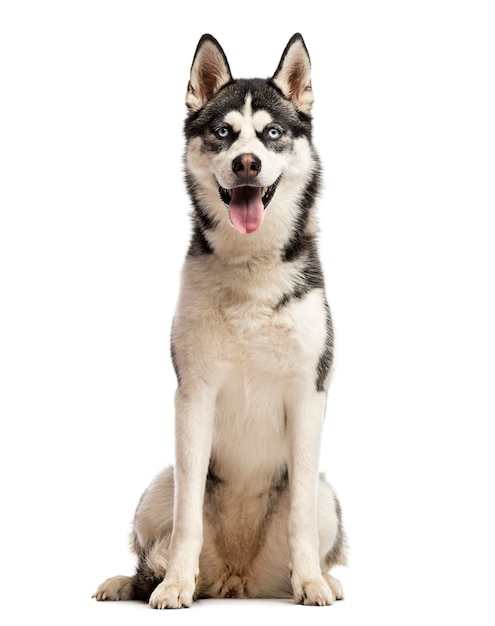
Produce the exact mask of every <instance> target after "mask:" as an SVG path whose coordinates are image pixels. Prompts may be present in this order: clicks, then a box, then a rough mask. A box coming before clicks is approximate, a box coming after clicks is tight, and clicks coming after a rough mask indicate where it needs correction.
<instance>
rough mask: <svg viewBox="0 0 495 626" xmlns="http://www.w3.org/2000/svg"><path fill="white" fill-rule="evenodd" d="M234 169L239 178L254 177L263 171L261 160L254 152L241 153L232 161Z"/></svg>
mask: <svg viewBox="0 0 495 626" xmlns="http://www.w3.org/2000/svg"><path fill="white" fill-rule="evenodd" d="M232 171H233V172H234V174H236V175H237V176H239V178H254V177H255V176H258V174H259V173H260V171H261V161H260V160H259V159H258V157H257V156H255V155H254V154H240V155H239V156H238V157H236V158H235V159H234V160H233V161H232Z"/></svg>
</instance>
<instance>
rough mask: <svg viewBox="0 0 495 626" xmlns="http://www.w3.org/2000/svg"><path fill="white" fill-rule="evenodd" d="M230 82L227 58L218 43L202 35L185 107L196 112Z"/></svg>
mask: <svg viewBox="0 0 495 626" xmlns="http://www.w3.org/2000/svg"><path fill="white" fill-rule="evenodd" d="M231 80H232V75H231V73H230V68H229V64H228V61H227V57H226V56H225V54H224V51H223V50H222V48H221V47H220V45H219V43H218V41H217V40H216V39H215V38H214V37H212V36H211V35H203V36H202V37H201V39H200V40H199V43H198V47H197V48H196V53H195V54H194V59H193V62H192V67H191V77H190V79H189V85H188V86H187V95H186V105H187V106H188V107H189V109H191V110H192V111H197V110H198V109H200V108H201V107H202V106H203V105H204V104H205V103H206V102H207V101H208V100H209V99H210V98H212V97H213V96H214V95H215V94H216V93H217V91H218V90H219V89H220V88H221V87H223V86H224V85H225V84H226V83H228V82H230V81H231Z"/></svg>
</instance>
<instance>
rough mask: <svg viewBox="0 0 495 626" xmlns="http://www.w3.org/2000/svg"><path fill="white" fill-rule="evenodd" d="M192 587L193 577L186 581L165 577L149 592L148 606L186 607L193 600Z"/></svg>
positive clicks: (165, 607) (156, 607)
mask: <svg viewBox="0 0 495 626" xmlns="http://www.w3.org/2000/svg"><path fill="white" fill-rule="evenodd" d="M194 589H195V584H194V579H193V580H192V582H191V583H188V582H186V581H183V580H179V579H175V580H169V579H168V578H166V579H165V580H164V581H162V582H161V583H160V584H159V585H158V587H157V588H156V589H155V591H153V593H152V594H151V597H150V606H151V607H153V608H154V609H182V608H188V607H190V606H191V604H192V602H193V595H194Z"/></svg>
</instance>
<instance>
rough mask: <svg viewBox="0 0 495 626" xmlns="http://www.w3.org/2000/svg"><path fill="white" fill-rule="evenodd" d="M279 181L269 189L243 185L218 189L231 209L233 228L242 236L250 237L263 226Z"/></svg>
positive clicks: (223, 200)
mask: <svg viewBox="0 0 495 626" xmlns="http://www.w3.org/2000/svg"><path fill="white" fill-rule="evenodd" d="M278 180H280V179H278ZM278 180H276V181H275V182H274V183H273V185H270V186H269V187H253V186H250V185H241V186H239V187H233V188H232V189H225V188H224V187H219V188H218V190H219V193H220V198H221V199H222V202H224V204H226V205H227V208H228V209H229V216H230V221H231V223H232V226H233V227H234V228H235V229H236V230H238V231H239V232H240V233H241V234H242V235H249V234H250V233H253V232H254V231H255V230H258V228H259V227H260V226H261V222H262V221H263V216H264V211H265V209H266V207H267V206H268V204H269V202H270V200H271V199H272V198H273V195H274V194H275V191H276V189H277V185H278Z"/></svg>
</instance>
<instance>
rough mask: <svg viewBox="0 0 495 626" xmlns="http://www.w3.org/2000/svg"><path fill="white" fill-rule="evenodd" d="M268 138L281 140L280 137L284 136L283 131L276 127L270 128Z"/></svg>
mask: <svg viewBox="0 0 495 626" xmlns="http://www.w3.org/2000/svg"><path fill="white" fill-rule="evenodd" d="M266 136H267V137H268V139H280V137H281V136H282V131H281V130H280V128H277V127H276V126H270V127H269V128H267V129H266Z"/></svg>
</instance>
